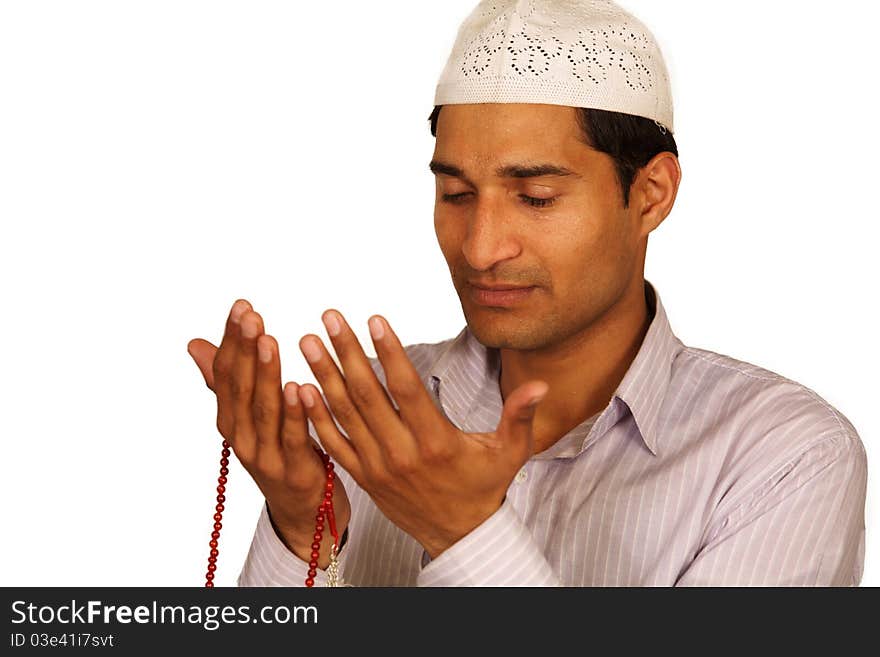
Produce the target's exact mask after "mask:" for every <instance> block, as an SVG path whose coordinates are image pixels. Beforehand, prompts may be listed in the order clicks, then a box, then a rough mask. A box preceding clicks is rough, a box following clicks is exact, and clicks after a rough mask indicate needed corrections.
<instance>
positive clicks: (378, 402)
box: [321, 309, 415, 455]
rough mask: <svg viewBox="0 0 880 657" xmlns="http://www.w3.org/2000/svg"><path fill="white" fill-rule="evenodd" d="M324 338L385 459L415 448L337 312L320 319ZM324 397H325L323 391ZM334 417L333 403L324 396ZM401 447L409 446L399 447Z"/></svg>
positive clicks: (350, 396) (356, 340)
mask: <svg viewBox="0 0 880 657" xmlns="http://www.w3.org/2000/svg"><path fill="white" fill-rule="evenodd" d="M321 319H322V320H323V322H324V325H325V326H326V327H327V334H328V335H329V336H330V341H331V342H332V343H333V349H334V350H335V351H336V355H337V356H338V357H339V362H340V363H341V365H342V376H343V380H344V383H345V388H346V390H347V391H348V396H349V398H350V399H351V401H352V402H353V403H354V405H355V406H356V407H357V409H358V411H360V415H361V417H362V418H363V420H364V422H365V423H366V424H367V426H368V427H369V429H370V431H371V433H372V435H373V436H375V438H376V440H377V441H378V442H379V444H380V446H381V447H382V449H383V450H384V451H385V453H386V455H388V454H390V453H393V452H395V451H396V450H400V449H406V448H408V447H409V448H412V449H414V448H415V439H414V438H413V437H412V435H410V433H409V431H408V430H407V429H406V427H405V426H404V425H403V423H402V422H401V420H400V414H399V413H398V411H397V410H396V409H395V408H394V402H393V401H392V399H391V397H390V396H389V395H388V393H387V392H386V390H385V387H384V386H383V385H382V383H381V382H380V381H379V379H378V378H377V377H376V372H375V371H374V370H373V367H372V366H371V365H370V361H369V359H368V358H367V355H366V354H365V353H364V350H363V348H362V347H361V343H360V341H359V340H358V339H357V336H356V335H355V334H354V331H352V330H351V327H350V326H349V325H348V322H346V321H345V318H344V317H343V316H342V313H340V312H339V311H337V310H332V309H331V310H327V311H326V312H325V313H324V314H323V315H322V317H321ZM324 394H325V395H327V394H328V393H327V390H326V388H325V390H324ZM328 400H329V401H330V402H331V404H330V405H331V408H332V409H333V410H334V414H335V413H336V406H335V404H334V399H333V398H332V397H330V396H329V395H328ZM402 443H409V444H408V445H407V444H402Z"/></svg>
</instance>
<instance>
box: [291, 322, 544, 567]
mask: <svg viewBox="0 0 880 657" xmlns="http://www.w3.org/2000/svg"><path fill="white" fill-rule="evenodd" d="M323 320H324V323H325V325H326V326H327V332H328V334H329V335H330V340H331V342H332V344H333V347H334V349H335V351H336V354H337V355H338V357H339V361H340V363H341V364H342V369H343V372H340V370H339V368H338V367H337V366H336V364H335V363H334V362H333V359H332V358H331V357H330V354H329V353H328V351H327V349H326V348H325V347H324V344H323V343H322V342H321V340H320V338H319V337H318V336H315V335H306V336H304V337H303V338H302V339H301V340H300V349H301V350H302V352H303V354H304V355H305V357H306V360H308V361H309V366H310V367H311V369H312V372H314V374H315V376H316V378H317V380H318V382H319V384H320V386H321V388H322V390H323V393H324V396H325V397H326V398H327V402H328V404H329V406H330V407H329V408H328V407H327V405H325V404H324V401H323V399H322V398H321V395H320V391H319V390H318V389H317V388H316V387H315V386H313V385H310V384H306V385H302V386H300V388H299V396H300V399H301V400H302V402H303V404H304V406H305V408H306V413H307V414H308V417H309V419H311V421H312V423H313V424H314V426H315V430H316V432H317V434H318V436H319V438H320V439H321V443H322V444H323V445H324V448H325V449H326V450H327V452H328V453H329V454H330V456H331V457H333V458H334V459H336V460H337V461H338V462H339V463H340V464H341V465H342V466H343V467H344V468H345V469H346V471H348V472H349V474H351V475H352V477H353V478H354V479H355V481H356V482H357V483H358V484H359V485H360V486H361V487H362V488H363V489H364V490H365V491H366V492H367V493H368V494H369V495H370V497H372V499H373V501H374V502H375V503H376V505H377V506H378V507H379V508H380V509H381V510H382V512H383V513H384V514H385V515H386V516H387V517H388V518H389V519H390V520H391V521H392V522H394V523H395V524H397V525H398V526H399V527H400V528H401V529H403V530H404V531H405V532H407V533H408V534H410V535H411V536H413V537H414V538H415V539H416V540H418V541H419V542H420V543H421V544H422V546H423V547H424V548H425V550H426V551H427V552H428V554H429V555H431V557H436V556H437V555H438V554H440V553H441V552H443V551H444V550H445V549H446V548H448V547H449V546H451V545H452V544H453V543H455V542H457V541H458V540H459V539H461V538H462V537H463V536H465V535H466V534H468V533H469V532H470V531H471V530H473V529H474V528H475V527H477V526H478V525H479V524H481V523H482V522H483V521H484V520H486V519H487V518H488V517H489V516H490V515H492V514H493V513H494V512H495V511H497V510H498V508H499V507H500V506H501V504H502V503H503V501H504V497H505V494H506V491H507V488H508V486H509V485H510V482H511V480H512V479H513V477H514V475H515V474H516V472H517V471H518V470H519V468H520V467H522V465H523V463H525V462H526V461H527V460H528V459H529V457H530V456H531V454H532V447H533V436H532V421H533V418H534V414H535V405H536V404H537V402H539V401H540V399H542V398H543V396H544V395H545V394H546V392H547V387H548V386H547V384H546V383H544V382H543V381H537V380H535V381H529V382H527V383H525V384H523V385H521V386H520V387H519V388H517V389H516V390H514V391H513V393H512V394H511V395H510V396H509V397H508V398H507V400H506V401H505V403H504V409H503V412H502V416H501V421H500V423H499V425H498V427H497V429H496V430H495V431H492V432H488V433H465V432H463V431H461V430H460V429H458V428H457V427H456V426H455V425H453V424H452V423H451V422H449V420H447V419H446V418H445V417H444V416H443V414H442V413H441V412H440V411H439V410H438V409H437V407H436V406H435V405H434V402H433V401H432V400H431V398H430V396H429V394H428V391H427V389H426V388H425V386H424V385H423V383H422V381H421V379H420V378H419V375H418V373H417V371H416V369H415V368H414V366H413V364H412V362H411V361H410V360H409V358H408V357H407V355H406V352H405V350H404V348H403V346H402V345H401V343H400V341H399V340H398V338H397V336H396V335H395V334H394V333H393V332H392V331H391V328H390V326H389V325H388V323H387V322H386V321H385V320H384V318H381V317H379V316H374V317H373V318H372V319H371V320H370V333H371V335H372V338H373V344H374V346H375V348H376V355H377V356H378V358H379V361H380V362H381V364H382V367H383V369H384V372H385V376H386V382H387V388H388V392H390V393H391V397H389V395H388V394H387V393H386V391H385V389H384V388H383V386H382V384H381V382H380V381H379V379H378V378H377V377H376V375H375V373H374V372H373V369H372V368H371V366H370V363H369V361H368V359H367V357H366V355H365V354H364V351H363V349H362V348H361V345H360V343H359V342H358V340H357V337H356V336H355V334H354V333H353V332H352V330H351V328H350V327H349V326H348V324H347V323H346V322H345V320H344V319H343V317H342V315H341V313H339V312H337V311H334V310H328V311H327V312H325V313H324V315H323ZM392 397H393V400H392ZM394 402H396V404H397V406H398V407H399V408H397V409H396V408H395V407H394ZM331 414H332V415H331ZM334 418H335V420H336V422H338V423H339V425H340V426H341V427H342V429H343V430H344V431H345V434H347V437H346V436H345V435H343V434H342V433H341V432H340V431H339V429H338V428H337V426H336V422H334Z"/></svg>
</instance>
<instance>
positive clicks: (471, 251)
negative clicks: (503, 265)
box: [461, 195, 522, 271]
mask: <svg viewBox="0 0 880 657" xmlns="http://www.w3.org/2000/svg"><path fill="white" fill-rule="evenodd" d="M502 203H503V201H502V200H500V199H499V200H497V201H493V200H492V199H491V198H489V197H487V196H485V195H484V196H483V197H482V198H478V199H477V201H476V202H475V203H473V204H472V207H473V208H474V209H473V212H472V213H471V214H470V216H469V217H468V223H467V233H466V235H465V239H464V241H463V242H462V244H461V251H462V255H464V257H465V259H466V260H467V262H468V264H469V265H470V266H471V268H472V269H474V270H475V271H487V270H490V269H492V267H494V266H495V265H496V264H497V263H499V262H501V261H503V260H509V259H510V258H515V257H516V256H518V255H519V254H520V253H521V252H522V245H521V244H520V240H519V237H518V236H517V235H516V231H515V224H514V222H513V221H512V220H511V219H510V218H509V216H510V215H509V214H506V213H505V212H504V208H503V207H502Z"/></svg>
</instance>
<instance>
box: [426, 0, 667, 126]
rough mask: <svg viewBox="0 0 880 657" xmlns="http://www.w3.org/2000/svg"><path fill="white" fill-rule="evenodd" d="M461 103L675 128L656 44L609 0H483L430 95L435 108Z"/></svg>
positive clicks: (461, 32) (462, 30) (466, 23)
mask: <svg viewBox="0 0 880 657" xmlns="http://www.w3.org/2000/svg"><path fill="white" fill-rule="evenodd" d="M462 103H540V104H547V105H568V106H571V107H590V108H594V109H601V110H609V111H613V112H622V113H624V114H633V115H635V116H643V117H646V118H649V119H653V120H654V121H655V122H656V123H658V125H660V127H661V129H664V128H665V129H668V130H669V132H673V130H674V128H673V121H672V90H671V87H670V84H669V74H668V72H667V70H666V64H665V62H664V61H663V55H662V53H661V51H660V46H659V45H658V44H657V42H656V40H655V39H654V36H653V35H652V34H651V32H650V31H649V30H648V28H647V27H645V26H644V25H643V24H642V23H641V22H640V21H639V20H638V19H637V18H635V17H634V16H632V15H631V14H629V13H627V12H626V11H625V10H623V9H622V8H621V7H619V6H618V5H617V4H615V3H614V2H612V0H482V2H480V3H479V4H478V5H477V7H476V8H475V9H474V10H473V11H472V12H471V13H470V15H469V16H468V17H467V18H466V19H465V21H464V22H463V23H462V24H461V27H460V28H459V30H458V36H457V37H456V39H455V44H454V45H453V47H452V53H451V54H450V56H449V60H448V61H447V63H446V67H445V68H444V70H443V73H442V74H441V76H440V81H439V82H438V84H437V90H436V93H435V96H434V104H435V105H456V104H462Z"/></svg>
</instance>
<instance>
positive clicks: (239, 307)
mask: <svg viewBox="0 0 880 657" xmlns="http://www.w3.org/2000/svg"><path fill="white" fill-rule="evenodd" d="M247 307H248V305H247V304H246V303H245V302H244V301H243V300H242V299H239V300H238V301H236V302H235V303H234V304H232V310H231V311H230V313H229V314H230V315H231V316H232V321H233V322H235V323H236V324H237V323H238V322H239V321H240V320H241V316H242V315H243V314H244V311H245V310H247Z"/></svg>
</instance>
